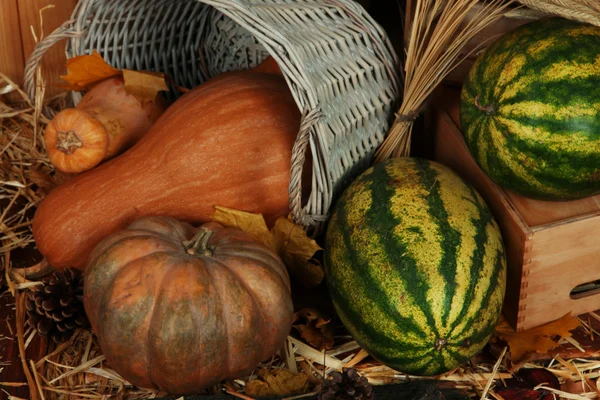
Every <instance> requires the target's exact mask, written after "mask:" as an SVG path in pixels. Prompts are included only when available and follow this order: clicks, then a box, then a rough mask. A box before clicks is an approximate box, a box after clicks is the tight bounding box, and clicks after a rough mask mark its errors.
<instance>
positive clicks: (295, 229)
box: [212, 206, 325, 288]
mask: <svg viewBox="0 0 600 400" xmlns="http://www.w3.org/2000/svg"><path fill="white" fill-rule="evenodd" d="M212 220H213V221H215V222H219V223H220V224H222V225H225V226H229V227H234V228H239V229H241V230H243V231H244V232H247V233H249V234H250V235H251V236H252V237H254V238H255V239H256V240H258V241H259V242H261V243H262V244H264V245H266V246H267V247H269V248H271V249H273V250H274V251H275V252H276V253H277V254H279V257H281V259H282V260H283V262H284V264H285V265H286V267H287V269H288V272H289V273H290V275H291V276H292V277H293V278H294V279H296V280H297V281H298V282H300V283H301V284H303V285H304V286H306V287H307V288H312V287H315V286H317V285H319V284H320V283H321V282H322V281H323V279H324V278H325V272H324V270H323V266H322V265H321V263H320V262H319V261H318V260H316V259H314V258H313V257H314V255H315V253H316V252H317V251H319V250H322V248H321V247H320V246H319V245H318V244H317V242H316V241H314V240H313V239H311V238H309V237H308V235H307V234H306V231H304V229H302V227H301V226H300V225H296V224H294V223H293V222H292V221H290V220H289V219H287V218H284V217H281V218H279V219H278V220H277V221H276V222H275V226H273V228H272V229H271V231H269V228H268V227H267V224H266V222H265V219H264V218H263V216H262V215H261V214H253V213H248V212H245V211H238V210H233V209H230V208H226V207H220V206H215V212H214V213H213V216H212Z"/></svg>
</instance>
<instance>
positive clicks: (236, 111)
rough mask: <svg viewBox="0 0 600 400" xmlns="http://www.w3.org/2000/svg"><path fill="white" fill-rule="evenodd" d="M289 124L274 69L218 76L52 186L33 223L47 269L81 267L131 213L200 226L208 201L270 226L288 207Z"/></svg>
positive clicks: (295, 120) (296, 117)
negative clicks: (122, 146) (129, 142)
mask: <svg viewBox="0 0 600 400" xmlns="http://www.w3.org/2000/svg"><path fill="white" fill-rule="evenodd" d="M299 129H300V112H299V110H298V106H297V105H296V103H295V101H294V99H293V97H292V94H291V92H290V89H289V88H288V86H287V84H286V82H285V80H284V78H283V77H282V76H280V75H278V74H265V73H257V72H251V71H243V72H229V73H225V74H222V75H220V76H219V77H216V78H214V79H212V80H210V81H207V82H206V83H204V84H202V85H200V86H198V87H196V88H194V89H193V90H191V91H189V92H188V93H186V94H185V95H184V96H182V97H181V98H180V99H179V100H178V101H176V102H175V103H174V104H173V105H171V106H170V107H169V108H168V109H167V110H166V111H165V113H164V114H163V115H162V116H161V117H160V118H159V119H158V121H157V122H156V123H155V124H154V126H153V127H152V128H151V129H150V130H149V131H148V133H147V134H146V135H144V136H143V137H142V139H141V140H140V141H138V142H137V143H136V144H135V145H134V146H133V147H131V148H130V149H129V150H128V151H126V152H125V153H123V154H121V155H120V156H118V157H115V158H113V159H112V160H109V161H107V162H105V163H103V164H102V165H100V166H98V167H96V168H94V169H92V170H89V171H86V172H84V173H82V174H79V175H78V176H76V177H74V178H72V179H70V180H69V181H68V182H66V183H64V184H63V185H61V186H59V187H57V188H56V189H54V190H53V191H52V192H51V193H50V194H49V195H48V196H47V197H46V198H45V199H44V200H43V201H42V203H41V204H40V206H39V208H38V209H37V212H36V215H35V217H34V220H33V233H34V238H35V241H36V244H37V247H38V250H39V251H40V252H41V253H42V255H43V256H44V257H46V259H47V261H48V262H49V264H50V265H51V266H53V267H54V268H65V267H69V266H70V267H76V268H80V269H85V262H86V259H87V257H88V256H89V253H90V252H91V250H92V249H93V248H94V246H96V245H97V244H98V242H100V240H102V239H103V238H104V237H106V236H107V235H109V234H111V233H113V232H115V231H117V230H119V229H123V228H124V227H125V226H127V224H129V223H130V222H131V221H133V220H134V219H137V218H139V217H142V216H150V215H165V216H171V217H174V218H177V219H179V220H181V221H186V222H188V223H192V224H200V223H203V222H206V221H208V220H210V218H211V216H212V214H213V212H214V206H215V205H219V206H223V207H229V208H233V209H237V210H241V211H247V212H254V213H262V214H263V215H264V217H265V220H266V221H267V223H268V224H273V223H274V221H275V220H276V219H277V218H278V217H281V216H287V215H288V214H289V212H290V210H289V206H288V204H289V194H288V191H289V184H290V166H291V155H292V148H293V146H294V143H295V140H296V136H297V135H298V131H299Z"/></svg>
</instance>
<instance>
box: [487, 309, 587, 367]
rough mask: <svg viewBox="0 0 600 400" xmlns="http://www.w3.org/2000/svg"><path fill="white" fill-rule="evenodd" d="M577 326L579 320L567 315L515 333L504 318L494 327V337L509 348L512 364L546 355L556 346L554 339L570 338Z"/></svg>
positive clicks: (556, 342)
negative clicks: (534, 356)
mask: <svg viewBox="0 0 600 400" xmlns="http://www.w3.org/2000/svg"><path fill="white" fill-rule="evenodd" d="M578 326H579V320H578V319H577V318H575V317H573V316H571V315H569V314H567V315H565V316H564V317H562V318H560V319H558V320H556V321H554V322H550V323H548V324H546V325H542V326H539V327H537V328H533V329H529V330H526V331H521V332H515V330H514V329H513V328H512V327H511V326H510V325H509V324H508V322H507V321H506V319H504V317H503V318H502V320H501V321H500V323H499V324H498V326H497V327H496V336H498V337H499V338H500V339H502V340H505V341H506V342H507V343H508V346H509V348H510V354H511V360H512V363H513V364H518V363H521V362H523V361H526V360H527V357H528V356H529V355H531V354H535V353H541V354H546V353H548V352H549V351H550V350H552V349H553V348H555V347H557V346H558V341H557V340H555V338H556V337H559V338H560V337H570V336H571V331H572V330H574V329H575V328H577V327H578Z"/></svg>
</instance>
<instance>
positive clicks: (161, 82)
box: [123, 69, 169, 104]
mask: <svg viewBox="0 0 600 400" xmlns="http://www.w3.org/2000/svg"><path fill="white" fill-rule="evenodd" d="M123 82H124V86H125V91H126V92H127V93H129V94H131V95H133V96H135V98H136V99H138V100H139V102H140V103H142V104H144V103H146V102H149V101H155V100H156V95H157V94H158V92H160V91H168V90H169V88H168V87H167V83H166V81H165V75H164V74H162V73H157V72H148V71H132V70H128V69H124V70H123Z"/></svg>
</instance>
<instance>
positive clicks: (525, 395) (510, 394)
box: [495, 389, 554, 400]
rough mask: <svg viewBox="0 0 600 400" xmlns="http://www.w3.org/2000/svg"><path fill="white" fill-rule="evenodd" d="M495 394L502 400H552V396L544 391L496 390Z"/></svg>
mask: <svg viewBox="0 0 600 400" xmlns="http://www.w3.org/2000/svg"><path fill="white" fill-rule="evenodd" d="M495 393H496V394H498V395H500V396H502V399H503V400H552V399H553V398H554V396H553V395H552V393H549V392H547V391H544V390H533V389H496V390H495Z"/></svg>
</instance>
